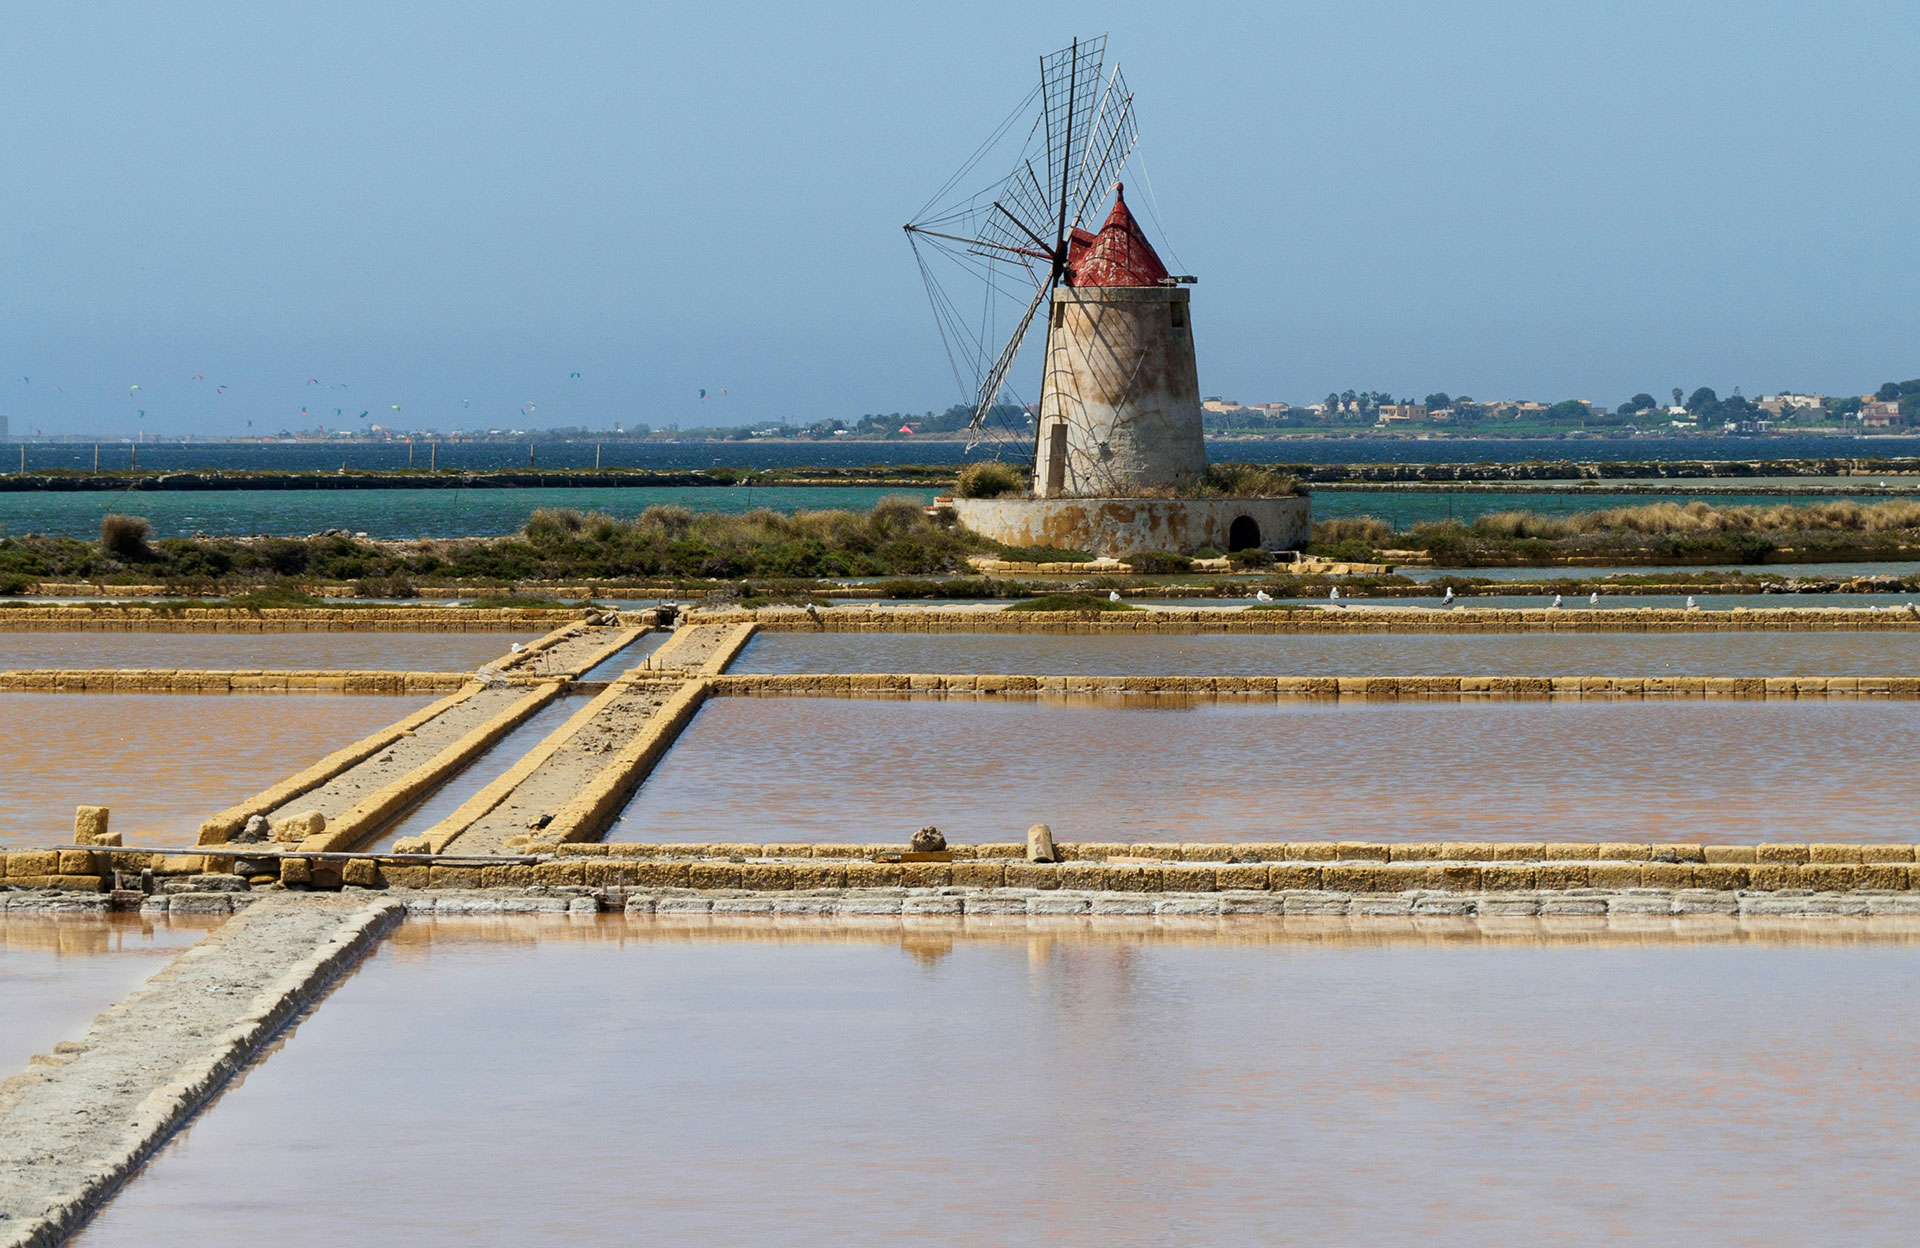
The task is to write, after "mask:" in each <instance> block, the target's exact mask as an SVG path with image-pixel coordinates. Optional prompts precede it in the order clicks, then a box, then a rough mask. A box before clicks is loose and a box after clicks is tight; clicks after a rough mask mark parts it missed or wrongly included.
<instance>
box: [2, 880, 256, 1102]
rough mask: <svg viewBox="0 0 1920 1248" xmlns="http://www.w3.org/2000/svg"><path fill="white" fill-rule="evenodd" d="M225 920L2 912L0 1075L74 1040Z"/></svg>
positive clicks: (9, 1073) (209, 917)
mask: <svg viewBox="0 0 1920 1248" xmlns="http://www.w3.org/2000/svg"><path fill="white" fill-rule="evenodd" d="M222 921H224V916H221V917H220V918H215V917H214V916H211V915H207V916H199V915H191V916H189V915H182V916H180V917H178V918H173V919H171V920H169V919H168V918H166V917H162V918H160V919H157V920H155V919H149V918H143V917H141V916H139V915H131V914H126V915H122V914H112V915H108V914H63V915H57V916H56V915H33V914H28V913H26V912H23V911H14V912H13V913H10V914H4V915H0V1079H4V1078H6V1077H8V1076H9V1075H12V1074H14V1073H16V1072H17V1071H19V1070H20V1069H21V1068H22V1067H24V1066H25V1065H26V1064H27V1059H28V1058H30V1057H32V1056H33V1055H34V1054H35V1053H47V1052H51V1051H52V1049H53V1046H54V1045H55V1044H56V1043H58V1042H59V1041H61V1040H77V1039H79V1038H80V1036H81V1035H82V1034H83V1033H85V1031H86V1029H87V1024H88V1022H89V1021H91V1020H92V1018H93V1016H94V1015H95V1014H98V1013H99V1012H100V1011H101V1010H104V1009H106V1008H107V1007H108V1006H109V1005H112V1004H113V1003H114V1002H115V1001H118V1000H119V999H120V998H122V997H124V996H126V995H127V994H128V993H130V992H132V991H133V990H134V989H135V988H137V987H139V986H140V985H141V984H142V983H145V982H146V979H147V976H149V975H151V974H153V973H154V972H155V971H157V970H159V969H160V968H161V967H162V966H164V965H165V964H166V961H167V959H168V958H170V957H172V956H173V955H174V954H176V953H178V952H179V951H180V950H181V949H182V948H184V947H185V946H187V945H190V944H192V943H193V942H194V941H196V940H198V939H200V938H201V937H202V936H204V935H206V934H207V933H208V932H209V931H211V930H213V929H214V928H215V927H217V926H219V924H220V923H221V922H222Z"/></svg>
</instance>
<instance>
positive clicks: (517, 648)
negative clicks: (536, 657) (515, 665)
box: [507, 641, 526, 654]
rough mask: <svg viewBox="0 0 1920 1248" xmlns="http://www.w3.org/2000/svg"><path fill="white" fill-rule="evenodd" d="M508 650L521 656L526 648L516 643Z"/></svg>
mask: <svg viewBox="0 0 1920 1248" xmlns="http://www.w3.org/2000/svg"><path fill="white" fill-rule="evenodd" d="M507 649H508V650H510V651H511V652H513V653H514V654H519V653H520V652H521V651H522V650H525V649H526V647H525V646H523V645H521V644H520V643H519V642H517V641H516V642H514V643H513V644H512V645H511V646H508V647H507Z"/></svg>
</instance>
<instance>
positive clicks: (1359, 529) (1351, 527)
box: [1313, 516, 1393, 550]
mask: <svg viewBox="0 0 1920 1248" xmlns="http://www.w3.org/2000/svg"><path fill="white" fill-rule="evenodd" d="M1313 541H1314V543H1315V544H1325V545H1333V544H1334V543H1336V542H1349V541H1352V542H1361V543H1363V544H1365V545H1366V546H1367V547H1368V548H1370V549H1373V550H1378V549H1379V548H1380V547H1382V546H1385V545H1387V544H1388V543H1389V542H1391V541H1393V526H1392V525H1390V524H1388V523H1387V522H1386V521H1385V520H1381V519H1378V518H1376V517H1374V516H1338V517H1335V518H1333V519H1331V520H1320V521H1316V522H1315V523H1314V526H1313Z"/></svg>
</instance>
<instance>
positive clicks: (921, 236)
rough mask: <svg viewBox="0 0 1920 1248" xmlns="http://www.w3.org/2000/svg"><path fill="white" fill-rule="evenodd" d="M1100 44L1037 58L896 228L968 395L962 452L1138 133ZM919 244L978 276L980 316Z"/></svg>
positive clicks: (978, 431)
mask: <svg viewBox="0 0 1920 1248" xmlns="http://www.w3.org/2000/svg"><path fill="white" fill-rule="evenodd" d="M1106 44H1107V40H1106V36H1104V35H1102V36H1100V37H1099V38H1097V39H1089V40H1079V39H1076V40H1074V41H1073V42H1072V43H1071V44H1070V45H1068V46H1067V47H1065V48H1063V49H1061V50H1060V51H1058V52H1055V53H1052V54H1051V55H1048V56H1043V57H1041V58H1040V82H1039V85H1038V86H1037V87H1035V88H1034V90H1033V91H1031V92H1030V93H1029V94H1028V95H1027V97H1026V98H1025V99H1024V100H1022V101H1021V103H1020V104H1019V105H1018V106H1017V107H1016V108H1015V109H1014V111H1013V113H1011V114H1010V115H1009V116H1008V117H1007V118H1006V120H1004V121H1003V122H1002V123H1001V124H1000V126H999V127H998V128H997V129H996V130H995V131H994V132H993V134H992V135H991V136H990V137H989V138H988V140H987V141H986V142H985V143H983V144H982V145H981V146H980V148H979V149H978V150H977V151H976V152H975V153H974V155H973V157H972V159H970V160H969V161H968V162H967V164H966V165H965V166H963V167H962V168H961V170H960V171H959V172H958V173H956V174H954V176H953V177H952V178H950V179H948V181H947V183H946V185H945V186H943V187H942V188H941V189H940V190H939V191H937V192H935V194H934V196H933V198H932V199H930V200H929V201H928V203H927V205H926V206H925V207H924V208H923V209H922V210H921V212H920V214H919V215H918V216H917V218H916V219H915V220H914V221H913V222H911V223H909V224H908V225H907V226H906V227H905V229H906V234H907V241H908V243H909V244H911V245H912V247H913V251H914V258H915V260H916V262H917V263H918V264H919V267H920V273H921V276H922V278H923V279H924V280H925V281H926V283H927V297H928V301H929V302H930V303H931V304H932V305H933V311H934V318H935V322H936V323H937V324H938V325H939V327H940V337H941V341H942V343H943V344H944V345H945V347H946V350H947V356H948V359H949V362H950V363H951V364H952V365H953V370H954V378H955V380H956V381H957V382H959V383H960V385H961V387H962V390H963V391H967V390H971V396H970V397H971V400H972V403H973V417H972V421H971V423H970V425H969V430H970V431H971V433H972V434H973V439H972V441H970V442H969V449H971V447H972V445H974V444H975V443H977V441H978V440H979V439H980V438H981V437H982V436H986V435H988V434H989V433H990V432H991V431H989V430H988V428H987V419H988V417H989V415H990V414H991V413H992V412H993V410H994V405H995V404H996V403H997V402H998V401H999V398H1000V395H1001V393H1002V391H1003V390H1004V389H1005V388H1006V387H1007V375H1008V373H1009V371H1010V370H1011V369H1012V368H1013V364H1014V361H1015V360H1016V359H1017V358H1018V356H1019V354H1020V348H1021V346H1022V344H1024V343H1025V342H1026V339H1027V332H1028V330H1029V329H1031V328H1032V326H1033V319H1034V317H1035V315H1037V314H1038V313H1039V311H1040V308H1041V307H1042V306H1043V305H1044V304H1046V302H1047V301H1048V299H1049V298H1050V297H1051V296H1052V294H1053V292H1054V291H1055V289H1057V288H1058V287H1059V286H1061V285H1062V284H1063V283H1067V282H1070V281H1071V280H1072V270H1071V267H1070V264H1071V261H1072V260H1073V259H1074V257H1075V255H1076V254H1077V253H1078V251H1079V250H1080V249H1083V248H1085V247H1087V246H1088V245H1090V244H1091V243H1092V242H1093V238H1094V236H1093V235H1091V234H1089V233H1087V231H1085V230H1084V229H1082V228H1081V224H1082V222H1083V221H1084V220H1085V218H1086V215H1087V213H1088V211H1089V210H1094V209H1097V208H1098V207H1100V206H1102V205H1104V203H1105V200H1106V196H1107V195H1108V194H1109V193H1110V192H1111V191H1112V190H1113V189H1114V184H1115V180H1116V179H1117V177H1118V175H1119V172H1120V170H1121V167H1122V166H1124V165H1125V164H1126V161H1127V157H1128V156H1129V155H1130V154H1131V153H1132V151H1133V147H1134V144H1135V142H1136V141H1137V140H1138V138H1139V132H1138V131H1137V129H1136V128H1135V126H1134V119H1133V95H1132V93H1131V92H1129V91H1128V90H1127V84H1126V80H1125V79H1124V78H1123V77H1121V74H1120V69H1119V67H1118V66H1114V67H1113V68H1112V70H1111V71H1106V70H1105V66H1104V60H1105V56H1106ZM1023 122H1024V123H1026V124H1025V126H1024V135H1025V138H1024V142H1020V143H1019V146H1018V147H1017V149H1016V150H1015V151H1014V153H1013V158H1012V161H1011V170H1010V171H1009V172H1008V173H1007V174H1005V175H1004V176H1003V177H1001V178H1000V179H999V180H998V181H995V182H993V183H991V184H989V185H988V186H986V187H985V188H984V189H981V190H976V191H970V192H962V191H961V189H960V188H961V187H962V186H963V184H965V183H966V181H967V179H968V178H969V177H970V176H971V175H972V174H974V173H975V171H976V170H978V169H979V168H980V167H981V166H982V165H983V164H985V163H986V162H987V161H988V160H989V159H991V158H992V157H994V156H996V155H998V156H1001V157H1003V158H1004V156H1005V155H1006V153H1007V149H1008V148H1009V147H1012V146H1013V145H1014V143H1015V142H1016V141H1018V140H1019V138H1020V136H1021V134H1022V132H1023V130H1022V123H1023ZM922 244H925V245H927V246H928V247H929V248H930V249H931V250H933V251H936V252H938V253H940V254H941V255H942V256H944V257H945V258H946V259H947V260H949V261H952V262H953V263H954V264H956V265H957V266H958V267H959V268H961V269H962V270H964V271H966V272H967V273H968V274H969V275H970V276H971V277H973V278H975V279H977V280H978V281H979V283H980V285H981V287H982V288H983V298H982V301H981V311H980V314H979V317H978V319H977V320H976V319H975V318H974V317H973V316H972V315H971V314H969V313H968V312H966V311H963V309H962V307H961V305H960V304H959V303H957V302H956V301H955V299H954V298H953V297H952V296H951V295H950V294H949V293H948V292H947V290H946V289H945V287H944V286H943V285H942V283H941V282H940V280H939V277H938V274H937V273H936V272H935V269H934V266H933V265H931V264H930V263H929V257H928V255H927V254H926V253H924V252H922V250H921V247H922ZM1170 280H1171V279H1170ZM1009 305H1010V306H1009ZM1011 307H1019V308H1020V309H1021V310H1020V311H1019V313H1018V314H1017V315H1016V316H1013V317H1012V318H1011V320H1012V329H1011V331H1008V330H1006V329H1005V328H1004V325H1005V322H1004V321H1003V320H1002V312H1003V311H1004V310H1010V309H1011ZM1035 436H1036V438H1037V437H1038V429H1037V427H1036V431H1035Z"/></svg>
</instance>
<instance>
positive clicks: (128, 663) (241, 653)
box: [0, 632, 541, 672]
mask: <svg viewBox="0 0 1920 1248" xmlns="http://www.w3.org/2000/svg"><path fill="white" fill-rule="evenodd" d="M540 635H541V634H540V633H538V632H526V633H258V634H255V633H0V671H5V670H7V669H9V668H29V667H137V668H162V669H174V668H207V669H225V668H264V669H269V670H272V669H280V668H290V669H302V668H340V669H349V670H360V671H391V672H470V671H472V670H474V669H475V668H477V667H479V666H481V665H482V664H484V663H490V662H492V661H493V660H495V659H500V658H504V657H506V655H507V648H508V647H509V646H511V645H512V644H513V643H514V642H516V641H517V642H521V643H523V644H524V643H526V642H529V641H532V640H533V639H535V638H536V637H539V636H540Z"/></svg>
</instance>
